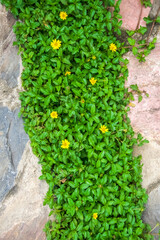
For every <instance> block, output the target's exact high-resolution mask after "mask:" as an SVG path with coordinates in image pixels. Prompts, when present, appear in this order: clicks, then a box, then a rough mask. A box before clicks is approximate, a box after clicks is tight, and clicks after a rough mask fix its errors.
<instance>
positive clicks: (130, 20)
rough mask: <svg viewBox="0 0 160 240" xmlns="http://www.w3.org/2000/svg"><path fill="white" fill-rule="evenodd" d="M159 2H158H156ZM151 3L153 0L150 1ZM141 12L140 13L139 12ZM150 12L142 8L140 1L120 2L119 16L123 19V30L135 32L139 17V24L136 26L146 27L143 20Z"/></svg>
mask: <svg viewBox="0 0 160 240" xmlns="http://www.w3.org/2000/svg"><path fill="white" fill-rule="evenodd" d="M158 1H159V0H158ZM151 2H152V3H153V0H151ZM141 11H142V12H141ZM149 12H150V8H149V7H148V8H145V7H142V5H141V1H140V0H134V1H133V0H127V1H126V0H122V2H121V6H120V14H121V15H122V18H123V25H122V27H124V28H125V29H128V30H136V27H137V24H138V21H139V16H141V17H140V22H139V24H138V26H140V25H141V26H146V23H145V21H144V20H143V18H144V17H147V16H148V14H149Z"/></svg>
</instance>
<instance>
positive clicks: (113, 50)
mask: <svg viewBox="0 0 160 240" xmlns="http://www.w3.org/2000/svg"><path fill="white" fill-rule="evenodd" d="M109 49H110V50H111V51H112V52H116V50H117V47H116V45H115V44H114V43H111V44H110V46H109Z"/></svg>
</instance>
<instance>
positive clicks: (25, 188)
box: [0, 142, 50, 240]
mask: <svg viewBox="0 0 160 240" xmlns="http://www.w3.org/2000/svg"><path fill="white" fill-rule="evenodd" d="M40 175H41V167H40V165H38V159H37V157H36V156H34V155H33V153H32V150H31V147H30V143H29V142H28V143H27V145H26V147H25V150H24V153H23V156H22V158H21V161H20V163H19V165H18V169H17V176H16V179H15V187H14V188H13V189H12V191H11V192H10V194H8V196H7V197H6V198H5V200H4V201H2V202H1V204H0V222H1V224H0V240H2V239H3V240H26V239H27V240H35V239H37V240H44V239H45V234H44V233H43V228H44V225H45V223H46V222H47V220H48V214H49V211H50V210H49V207H48V206H45V207H44V206H43V199H44V195H45V193H46V191H47V189H48V186H47V184H46V183H45V182H44V181H40V180H39V176H40Z"/></svg>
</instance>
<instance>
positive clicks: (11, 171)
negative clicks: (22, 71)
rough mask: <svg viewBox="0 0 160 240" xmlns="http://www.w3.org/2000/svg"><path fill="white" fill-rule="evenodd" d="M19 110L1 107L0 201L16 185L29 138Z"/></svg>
mask: <svg viewBox="0 0 160 240" xmlns="http://www.w3.org/2000/svg"><path fill="white" fill-rule="evenodd" d="M18 111H19V110H18V109H16V110H15V111H14V112H11V111H9V109H8V108H6V107H1V108H0V133H1V135H0V143H1V148H0V153H1V154H0V164H1V167H0V201H1V200H2V199H3V198H4V197H5V196H6V194H7V193H8V192H9V191H10V190H11V189H12V188H13V186H14V179H15V176H16V173H17V167H18V164H19V161H20V160H21V157H22V154H23V151H24V148H25V145H26V143H27V142H28V140H29V138H28V135H27V134H26V133H25V131H24V127H23V121H22V118H18ZM17 146H18V148H17Z"/></svg>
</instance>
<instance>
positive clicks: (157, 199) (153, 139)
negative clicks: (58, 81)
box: [121, 0, 160, 239]
mask: <svg viewBox="0 0 160 240" xmlns="http://www.w3.org/2000/svg"><path fill="white" fill-rule="evenodd" d="M138 2H140V1H127V2H126V1H125V0H122V4H121V14H122V16H123V19H122V20H123V27H124V28H128V29H130V30H132V29H133V30H135V28H136V26H137V22H138V16H139V13H140V8H141V7H140V5H139V6H138V4H139V3H138ZM159 7H160V0H155V1H154V4H153V6H152V9H151V12H150V16H151V17H152V18H155V16H156V14H157V10H158V8H159ZM135 9H137V10H135ZM145 11H148V9H146V10H145ZM137 13H138V14H137ZM148 13H149V12H148ZM148 13H145V14H147V15H148ZM145 14H144V11H142V18H141V20H142V19H143V17H144V16H147V15H145ZM136 19H137V20H136ZM140 23H141V24H143V23H142V21H140ZM157 34H158V35H157V43H156V48H155V49H154V50H152V52H151V54H150V55H149V56H148V57H147V58H146V62H144V63H139V61H138V60H137V59H136V58H135V57H134V56H133V55H132V53H129V54H127V56H126V57H127V58H128V59H129V64H128V68H129V77H128V81H127V82H126V86H130V85H131V84H137V85H138V87H139V89H140V90H141V91H142V92H143V91H145V92H147V93H148V94H149V97H148V98H147V97H146V96H145V94H144V93H143V94H142V95H143V100H142V102H140V103H138V97H137V96H135V101H134V102H133V103H134V104H135V107H131V110H130V112H129V117H130V119H131V125H132V127H133V129H134V130H135V132H137V133H138V132H140V133H141V134H142V135H143V136H144V137H145V138H146V139H148V140H149V143H148V144H145V145H144V146H142V147H136V148H135V149H134V154H135V155H142V164H143V170H142V174H143V182H142V186H143V187H144V188H146V190H147V193H148V196H149V198H148V202H147V204H146V210H145V211H144V214H143V219H144V221H145V222H147V223H149V224H150V225H151V227H152V228H155V229H154V231H152V233H153V234H154V237H155V239H159V236H158V231H159V226H158V223H160V171H159V169H160V27H159V30H158V33H157Z"/></svg>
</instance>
